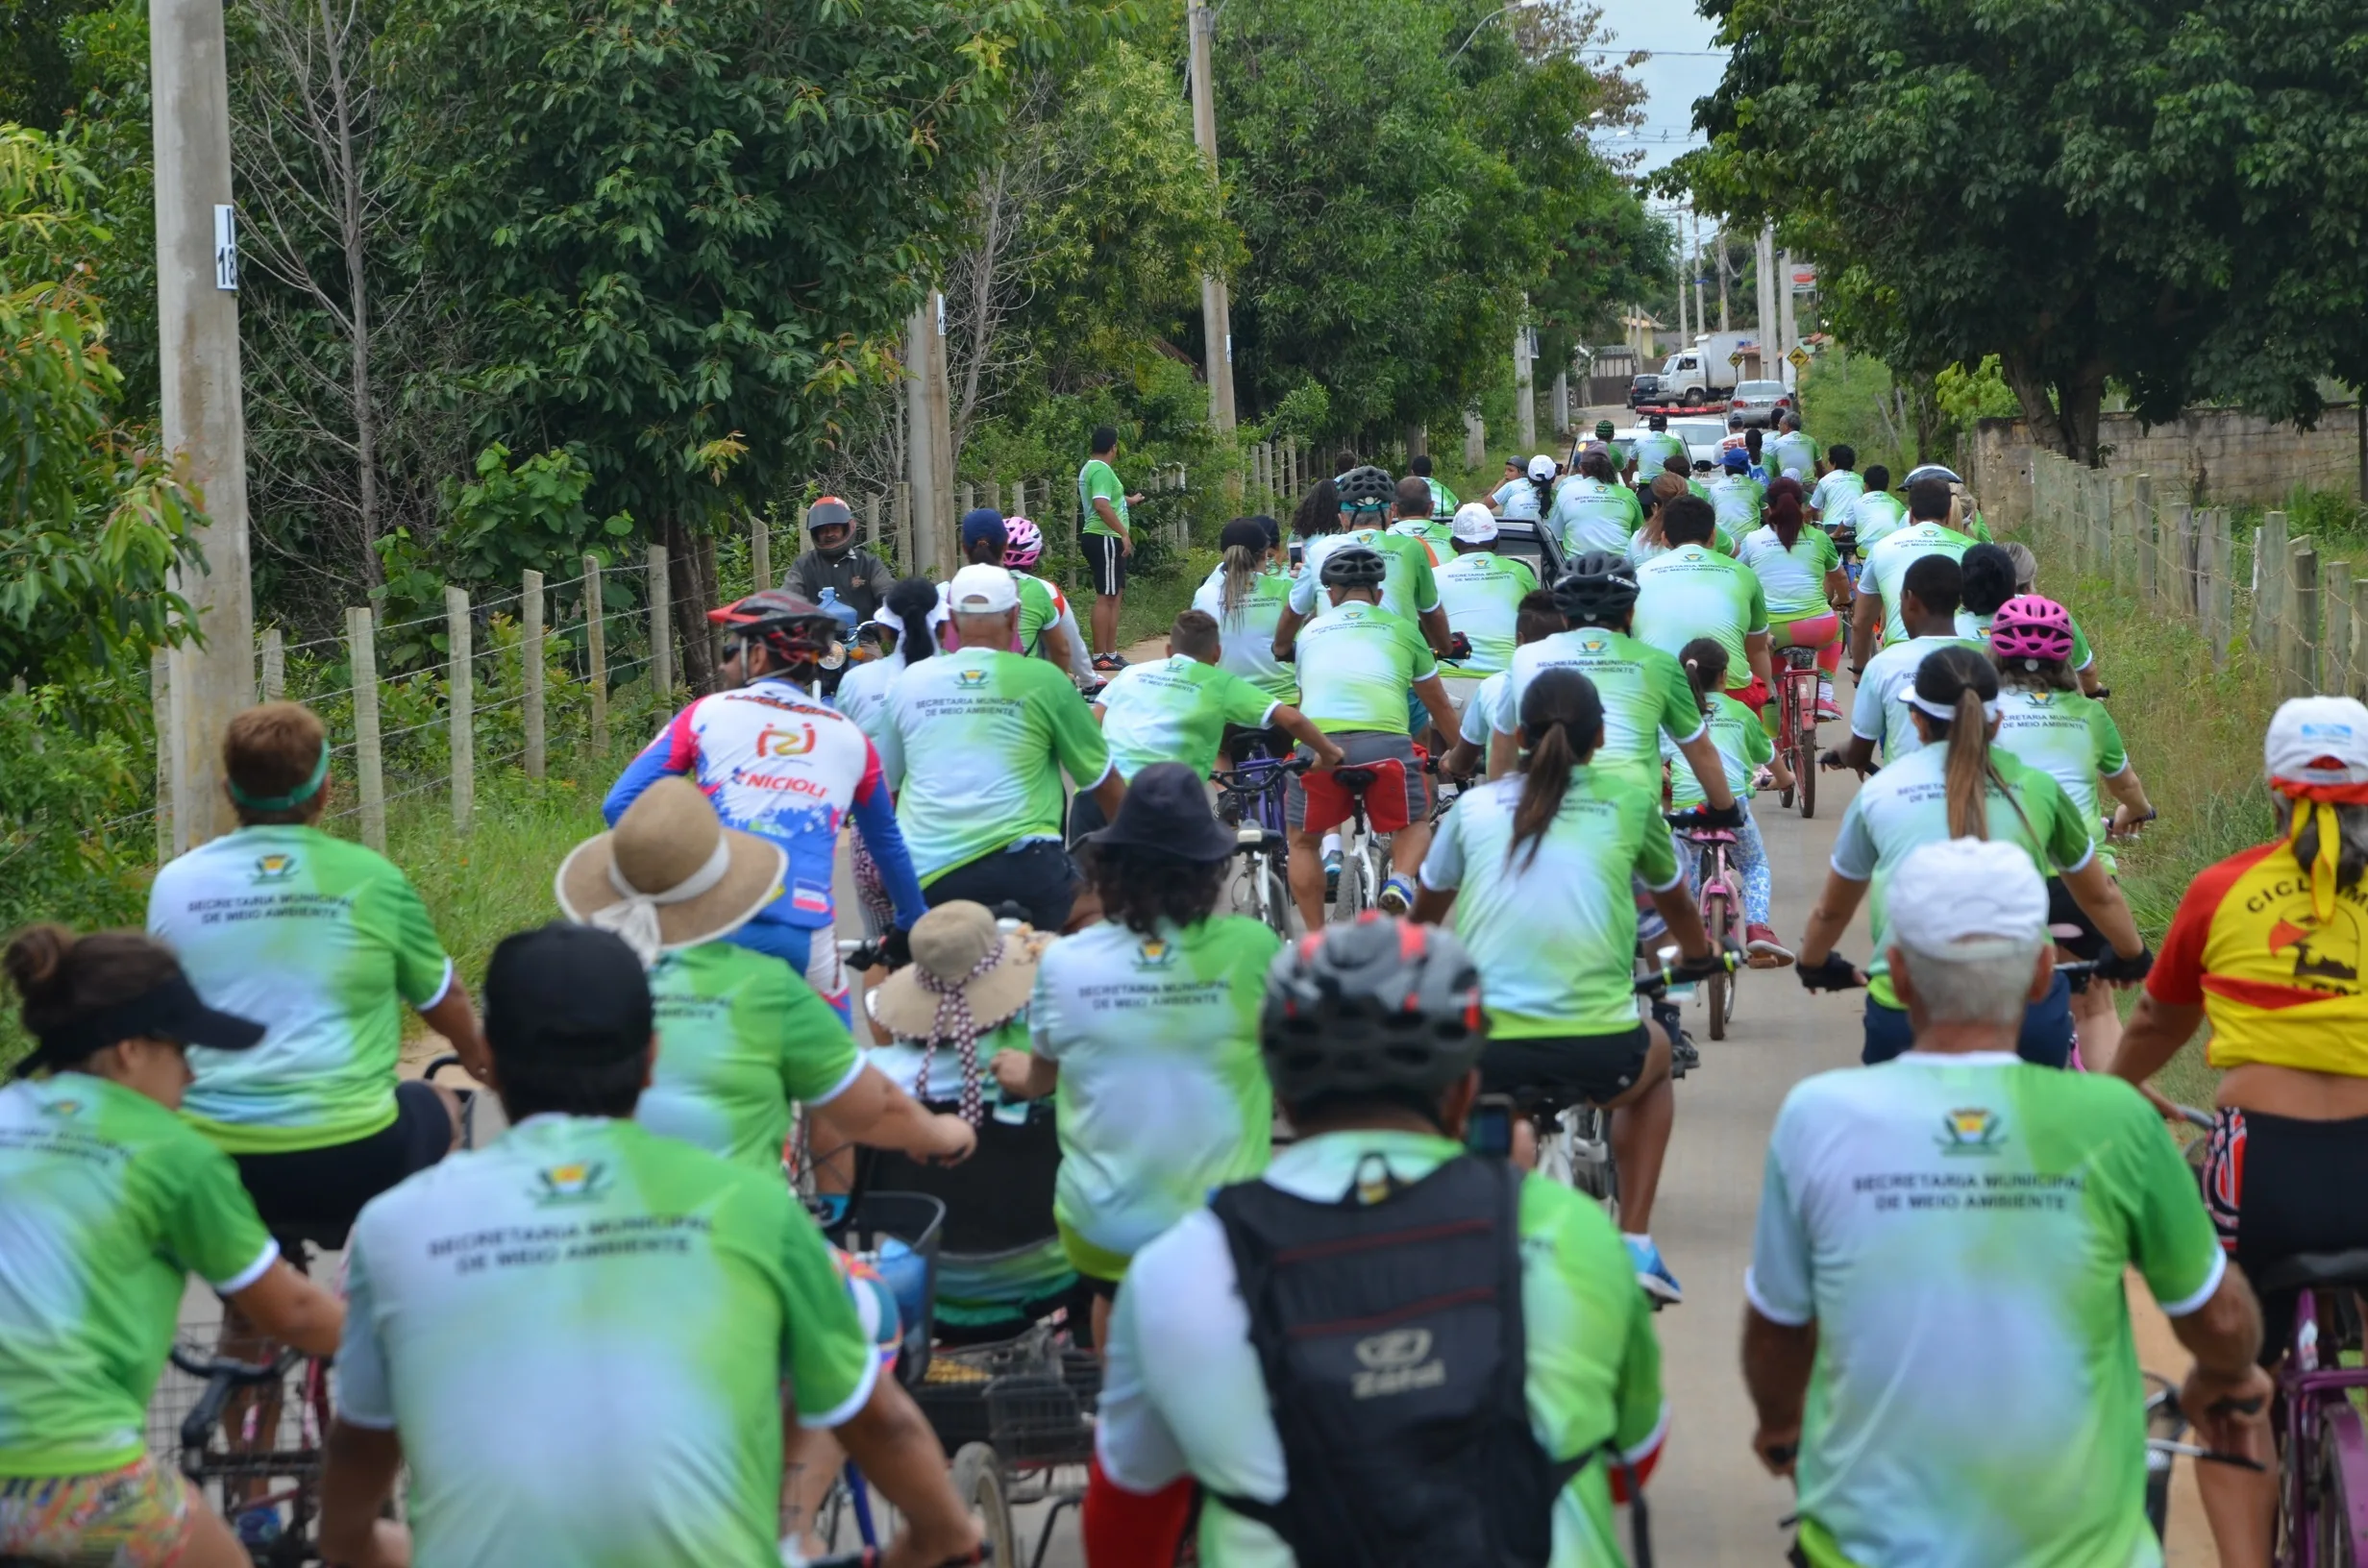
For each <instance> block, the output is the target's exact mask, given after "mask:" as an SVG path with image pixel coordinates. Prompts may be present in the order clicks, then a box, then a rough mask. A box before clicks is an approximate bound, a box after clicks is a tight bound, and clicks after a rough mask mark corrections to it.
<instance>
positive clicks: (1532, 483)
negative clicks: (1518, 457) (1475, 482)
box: [1496, 453, 1556, 523]
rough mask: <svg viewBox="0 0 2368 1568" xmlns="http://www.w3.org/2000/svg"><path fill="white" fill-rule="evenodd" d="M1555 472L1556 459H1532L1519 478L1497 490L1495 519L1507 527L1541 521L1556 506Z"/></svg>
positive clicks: (1540, 457)
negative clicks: (1508, 525) (1508, 524)
mask: <svg viewBox="0 0 2368 1568" xmlns="http://www.w3.org/2000/svg"><path fill="white" fill-rule="evenodd" d="M1510 461H1511V459H1508V463H1510ZM1555 472H1556V467H1555V462H1554V459H1553V458H1551V457H1549V456H1547V455H1546V454H1545V453H1538V455H1537V456H1535V457H1532V458H1531V459H1530V460H1529V463H1528V466H1527V467H1526V468H1525V469H1524V470H1523V471H1522V474H1521V476H1520V477H1518V478H1512V479H1508V480H1506V481H1505V483H1504V484H1503V485H1501V486H1499V487H1498V489H1497V491H1496V494H1497V497H1498V498H1499V500H1498V508H1497V514H1496V515H1497V516H1499V517H1501V518H1503V519H1504V520H1505V521H1506V522H1508V523H1536V522H1540V521H1542V519H1543V518H1544V517H1545V514H1546V513H1547V512H1548V511H1549V510H1551V509H1552V507H1553V505H1554V476H1555Z"/></svg>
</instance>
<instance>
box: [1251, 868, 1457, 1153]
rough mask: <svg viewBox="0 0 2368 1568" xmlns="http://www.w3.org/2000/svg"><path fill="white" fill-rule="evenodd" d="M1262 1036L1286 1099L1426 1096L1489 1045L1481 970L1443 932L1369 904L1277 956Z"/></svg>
mask: <svg viewBox="0 0 2368 1568" xmlns="http://www.w3.org/2000/svg"><path fill="white" fill-rule="evenodd" d="M1258 1038H1259V1042H1260V1044H1261V1045H1262V1046H1263V1047H1264V1049H1265V1052H1266V1061H1267V1076H1268V1078H1269V1079H1270V1080H1271V1081H1272V1083H1273V1085H1274V1092H1275V1095H1276V1097H1277V1098H1279V1099H1280V1100H1282V1102H1283V1103H1284V1104H1285V1105H1302V1106H1303V1105H1306V1104H1308V1103H1309V1102H1311V1101H1313V1100H1316V1099H1319V1098H1322V1097H1325V1096H1330V1095H1344V1096H1350V1097H1357V1098H1369V1097H1372V1096H1377V1095H1383V1094H1388V1093H1392V1092H1396V1093H1401V1094H1402V1093H1413V1094H1416V1095H1419V1096H1421V1097H1423V1098H1425V1099H1427V1098H1429V1097H1431V1096H1433V1095H1436V1094H1438V1093H1439V1092H1440V1091H1441V1090H1444V1089H1446V1088H1447V1087H1448V1086H1449V1085H1450V1084H1453V1083H1455V1082H1456V1081H1457V1080H1458V1079H1460V1078H1462V1077H1463V1076H1464V1075H1465V1074H1466V1073H1468V1072H1469V1071H1471V1069H1472V1068H1473V1067H1474V1066H1476V1065H1478V1063H1479V1061H1480V1051H1481V1047H1483V1046H1484V1045H1486V1044H1487V1043H1488V1028H1487V1025H1486V1024H1485V1023H1484V1022H1483V1021H1482V1017H1481V1013H1480V971H1479V970H1478V969H1477V968H1473V966H1472V962H1471V957H1470V955H1469V954H1468V953H1466V952H1465V951H1464V944H1463V943H1460V942H1458V941H1456V940H1455V938H1454V937H1452V936H1450V935H1449V934H1448V933H1447V932H1445V931H1443V930H1442V929H1441V928H1440V927H1438V926H1435V925H1417V924H1415V923H1414V922H1413V921H1411V920H1395V919H1390V918H1389V917H1387V916H1384V915H1377V914H1373V913H1371V912H1368V913H1366V914H1364V915H1362V916H1360V917H1358V919H1355V920H1354V921H1352V922H1350V923H1348V924H1345V925H1327V926H1325V927H1324V928H1323V929H1322V930H1321V931H1318V932H1313V933H1311V934H1309V935H1307V936H1305V937H1302V938H1300V939H1299V941H1298V942H1297V943H1295V944H1293V945H1292V946H1289V947H1286V948H1284V949H1283V951H1282V952H1281V953H1280V954H1278V955H1277V956H1276V958H1275V960H1274V964H1273V967H1272V968H1269V969H1268V970H1267V994H1266V1006H1265V1009H1264V1011H1263V1012H1262V1013H1261V1014H1260V1016H1259V1020H1258Z"/></svg>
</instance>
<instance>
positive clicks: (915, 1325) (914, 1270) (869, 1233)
mask: <svg viewBox="0 0 2368 1568" xmlns="http://www.w3.org/2000/svg"><path fill="white" fill-rule="evenodd" d="M945 1228H946V1206H945V1204H943V1203H941V1202H940V1201H939V1200H937V1199H936V1198H933V1197H930V1196H929V1195H928V1194H926V1193H925V1192H866V1193H864V1194H862V1195H861V1196H860V1197H857V1198H856V1199H855V1200H854V1202H852V1203H851V1204H850V1205H848V1209H847V1213H845V1214H844V1215H843V1216H841V1218H840V1219H839V1222H838V1224H837V1225H835V1226H833V1227H832V1228H831V1229H829V1230H827V1231H826V1232H824V1235H825V1236H826V1237H827V1238H828V1240H829V1242H830V1244H831V1245H832V1246H835V1247H838V1248H840V1249H841V1250H842V1251H846V1252H852V1253H865V1254H871V1255H874V1261H875V1262H876V1265H877V1266H878V1268H879V1271H880V1276H881V1277H882V1278H883V1279H885V1280H886V1281H887V1282H888V1285H889V1287H890V1288H891V1289H892V1290H893V1291H894V1292H895V1294H896V1298H897V1310H898V1311H900V1313H902V1314H903V1318H904V1335H903V1346H902V1348H901V1349H900V1351H899V1352H898V1353H897V1381H898V1382H899V1383H901V1384H904V1385H905V1386H906V1387H908V1388H909V1387H911V1386H913V1385H914V1384H918V1383H920V1382H921V1381H922V1379H924V1378H925V1377H927V1376H928V1375H929V1347H930V1344H931V1342H932V1340H933V1338H934V1330H935V1308H936V1305H937V1244H938V1237H940V1236H941V1235H942V1234H943V1233H944V1231H945ZM890 1239H893V1240H895V1241H898V1242H900V1243H902V1244H903V1246H904V1247H905V1248H906V1249H907V1250H906V1251H905V1252H904V1253H903V1254H902V1255H901V1256H895V1255H891V1256H887V1257H879V1256H876V1255H877V1254H879V1253H880V1252H881V1251H882V1250H883V1248H882V1246H881V1243H882V1242H883V1241H884V1240H890Z"/></svg>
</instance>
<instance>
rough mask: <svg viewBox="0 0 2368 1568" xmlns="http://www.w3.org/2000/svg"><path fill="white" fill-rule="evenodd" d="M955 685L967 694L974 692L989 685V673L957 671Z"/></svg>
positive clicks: (954, 678)
mask: <svg viewBox="0 0 2368 1568" xmlns="http://www.w3.org/2000/svg"><path fill="white" fill-rule="evenodd" d="M953 683H954V684H955V685H956V686H959V687H961V688H962V689H963V690H964V691H966V692H974V691H976V690H978V688H980V687H981V686H984V685H985V684H986V683H987V673H986V672H985V671H984V670H962V671H957V672H956V673H955V674H954V677H953Z"/></svg>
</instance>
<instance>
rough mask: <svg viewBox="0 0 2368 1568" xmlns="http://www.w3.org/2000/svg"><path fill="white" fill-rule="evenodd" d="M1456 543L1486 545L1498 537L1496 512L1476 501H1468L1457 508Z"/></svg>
mask: <svg viewBox="0 0 2368 1568" xmlns="http://www.w3.org/2000/svg"><path fill="white" fill-rule="evenodd" d="M1454 532H1455V539H1456V543H1458V544H1464V545H1485V544H1487V543H1488V542H1489V541H1490V540H1492V539H1493V538H1495V537H1496V514H1495V513H1493V512H1492V511H1490V510H1489V509H1488V508H1487V507H1486V506H1483V505H1481V504H1480V503H1479V502H1476V501H1468V502H1464V504H1463V505H1461V506H1458V507H1457V508H1456V509H1455V524H1454Z"/></svg>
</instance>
